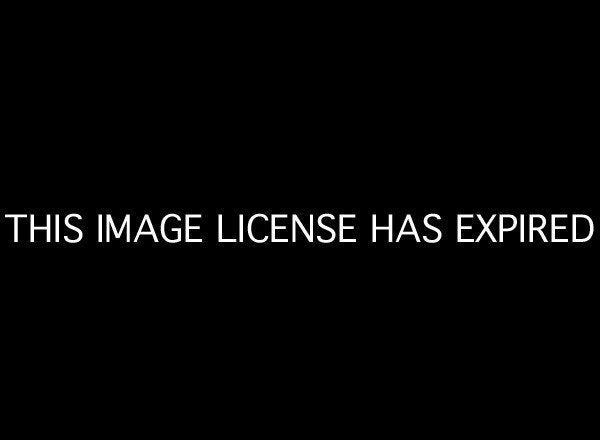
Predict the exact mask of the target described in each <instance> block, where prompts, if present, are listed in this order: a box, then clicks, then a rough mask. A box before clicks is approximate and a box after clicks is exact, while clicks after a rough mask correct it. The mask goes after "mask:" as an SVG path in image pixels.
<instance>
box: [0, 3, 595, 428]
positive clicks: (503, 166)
mask: <svg viewBox="0 0 600 440" xmlns="http://www.w3.org/2000/svg"><path fill="white" fill-rule="evenodd" d="M52 12H57V11H52ZM153 12H157V11H153ZM163 12H164V11H163ZM247 12H248V14H247V13H246V12H240V11H239V10H237V9H236V11H233V10H232V11H228V12H227V13H225V14H224V15H223V14H221V15H216V14H215V13H214V12H212V11H211V12H207V11H204V12H195V13H193V14H190V15H188V14H186V13H184V12H183V11H180V12H177V13H175V15H173V16H171V15H170V14H169V15H167V14H166V13H165V15H164V16H163V14H162V12H161V14H159V15H160V18H156V16H155V15H152V17H150V16H147V15H146V13H145V12H144V13H141V12H140V11H137V12H136V13H133V14H127V15H126V14H125V13H124V12H122V13H119V14H114V16H112V15H111V16H110V17H107V18H102V19H100V18H99V17H100V15H97V14H100V12H97V13H96V12H95V13H94V14H92V15H85V19H83V18H82V16H78V18H77V19H75V18H74V19H66V22H65V23H63V22H62V21H57V20H50V19H48V16H46V17H45V16H44V14H43V13H41V14H40V16H36V17H35V19H34V18H33V15H36V14H34V13H33V12H32V11H30V12H28V14H26V15H25V16H23V17H24V19H25V20H24V21H19V23H18V24H16V25H15V26H14V29H10V30H8V31H7V39H6V44H5V52H4V55H3V66H4V67H3V70H4V72H3V73H4V74H5V79H4V80H3V85H4V87H3V96H4V99H3V110H4V111H3V124H2V125H3V133H4V136H3V137H4V142H3V156H4V158H3V160H2V173H1V176H2V177H1V179H2V201H1V202H2V205H1V206H2V213H3V214H4V213H5V212H31V213H42V212H43V213H67V212H79V213H83V214H86V215H87V216H89V215H92V214H94V213H96V212H105V211H107V210H110V211H113V212H124V211H131V212H151V213H153V214H155V215H158V214H160V213H163V212H169V211H175V212H179V213H186V212H190V213H202V214H204V215H205V216H206V217H208V218H210V217H211V216H214V215H215V214H216V213H217V212H222V211H229V212H237V211H239V210H243V211H246V212H252V211H256V212H288V213H292V212H294V213H319V212H325V211H328V212H334V213H335V212H356V213H359V215H361V243H360V244H359V245H348V246H342V245H338V246H331V247H326V248H323V247H321V248H317V247H291V246H285V245H283V246H275V245H273V246H268V247H262V248H252V247H244V248H234V249H232V248H227V249H225V248H218V247H216V246H214V245H210V244H207V245H206V246H199V247H175V248H164V247H158V248H154V247H152V246H138V247H129V248H128V247H126V246H124V247H117V248H115V247H111V248H102V247H98V246H95V245H94V244H93V243H88V244H83V245H81V246H76V247H63V246H54V247H53V246H39V247H35V248H31V247H27V246H23V247H20V246H10V245H9V243H8V242H7V240H4V242H3V245H2V254H3V257H5V258H3V263H2V264H3V270H2V273H3V278H4V282H3V284H4V285H5V286H6V287H5V288H3V289H2V291H3V295H2V301H3V303H4V304H3V307H2V311H3V314H4V315H5V319H3V324H4V327H5V331H4V338H3V339H4V341H5V347H6V348H5V355H6V356H5V358H6V362H5V365H7V366H8V367H9V370H10V373H9V374H8V375H7V376H6V382H7V384H8V385H9V386H10V388H11V389H13V388H14V389H15V393H14V394H11V396H14V397H11V404H10V408H11V412H12V413H13V414H15V415H20V416H23V414H31V410H32V409H34V408H35V409H38V410H40V411H39V412H40V413H41V414H45V415H46V417H47V418H45V419H44V420H47V421H46V422H44V423H49V424H52V425H57V426H63V423H67V424H71V423H73V420H74V419H77V420H78V421H83V422H88V423H86V425H87V426H88V427H89V426H99V427H107V426H109V425H112V422H113V421H123V420H128V421H131V420H133V421H134V425H136V426H138V427H148V426H150V427H152V428H153V429H158V426H157V425H160V426H163V427H165V428H166V429H167V430H168V431H171V430H174V429H176V428H180V427H181V426H183V425H184V424H183V422H184V421H191V422H192V423H193V424H201V426H198V427H200V428H202V427H203V426H204V425H203V423H205V420H207V419H208V420H210V421H212V422H213V423H214V422H216V423H217V424H218V425H219V426H221V427H222V429H225V430H230V429H239V428H242V429H251V428H255V427H256V428H261V429H266V428H269V429H273V428H274V427H275V426H276V425H278V424H279V423H281V422H283V423H282V424H283V426H284V427H285V428H286V429H287V430H286V431H282V432H288V431H290V430H291V431H295V430H298V429H306V430H308V432H314V431H313V430H312V429H313V428H312V427H313V426H315V422H317V423H318V422H323V421H328V422H330V423H329V426H330V428H329V429H331V430H332V431H331V432H337V430H340V429H344V428H350V429H357V430H358V429H359V428H363V429H365V430H366V431H365V432H372V431H373V430H375V429H383V428H384V427H386V426H387V425H388V424H389V423H391V424H392V426H395V427H396V428H399V427H400V428H401V427H403V426H407V427H408V425H404V424H403V423H405V422H401V421H402V420H407V419H408V420H410V421H412V422H413V423H416V424H418V425H420V426H421V427H422V428H423V429H426V430H431V429H440V428H441V429H455V428H460V429H465V428H467V427H469V428H471V429H473V428H474V427H475V425H477V424H478V423H481V422H483V425H484V426H485V427H486V428H487V429H488V430H490V429H491V430H497V429H507V430H509V432H512V431H510V430H511V429H512V428H511V427H512V426H514V423H515V422H522V421H525V420H528V421H532V420H533V421H534V423H532V424H531V426H532V428H533V429H540V427H548V426H551V427H553V428H556V429H557V428H558V426H557V425H559V424H560V425H561V426H563V427H566V428H568V429H573V424H572V423H573V419H572V418H571V416H572V415H573V414H576V415H577V417H578V418H579V420H580V421H581V420H583V419H584V418H585V417H586V414H588V411H589V409H586V408H587V405H586V403H585V402H586V396H589V395H590V394H591V393H592V390H593V389H595V388H594V385H593V381H592V375H591V372H592V371H593V369H594V366H595V365H596V364H595V363H594V362H592V359H593V356H592V355H593V348H594V347H593V341H594V339H595V338H596V336H597V327H598V326H597V322H596V320H595V314H596V310H597V304H596V301H595V299H594V297H593V295H594V293H595V290H597V289H596V287H595V284H594V283H593V281H595V279H594V269H595V266H596V262H597V253H596V247H597V238H595V239H594V242H593V243H590V244H587V245H560V244H559V245H552V246H544V245H541V246H522V245H521V246H518V245H515V244H508V245H506V246H486V245H482V246H460V245H458V244H456V243H455V242H454V241H455V240H454V238H455V236H454V225H453V218H454V216H455V215H456V214H457V213H460V212H477V213H487V214H490V213H512V214H518V213H530V212H531V213H545V214H549V213H585V214H588V215H592V216H593V217H594V218H595V220H596V221H597V212H598V211H597V208H596V207H595V205H596V203H595V200H596V199H595V195H594V193H593V188H594V187H595V186H596V184H595V180H596V179H595V178H594V177H595V174H594V161H593V159H592V154H593V152H592V147H593V146H594V145H596V144H597V135H596V133H595V130H594V128H595V121H596V118H597V108H596V107H595V102H596V101H597V85H596V84H595V82H594V81H593V78H595V77H597V69H596V68H595V66H594V65H593V54H594V52H593V49H594V47H593V46H592V44H591V43H592V40H591V39H589V38H590V36H589V35H588V33H591V32H592V29H591V28H589V27H588V26H587V25H586V24H585V23H584V22H583V21H582V19H581V18H580V17H575V18H569V17H567V16H566V15H565V16H563V17H561V19H560V20H559V21H556V19H553V20H550V19H549V18H543V17H542V16H541V15H540V14H539V13H536V14H532V15H527V17H526V18H524V17H525V13H524V11H521V13H520V14H516V15H514V16H513V15H510V14H509V16H506V15H504V14H500V11H496V12H494V13H487V12H483V11H481V13H480V15H477V13H476V12H475V11H469V14H466V11H445V12H441V11H427V12H425V13H420V14H416V13H414V12H412V11H404V12H397V11H395V12H393V13H392V12H385V11H380V12H376V13H374V14H371V13H369V14H367V13H366V11H353V12H354V14H351V15H347V14H346V13H344V14H338V13H332V14H328V15H327V17H326V18H325V14H324V11H321V13H319V14H308V16H307V15H306V14H303V13H301V11H295V12H293V13H284V12H283V11H281V12H280V13H276V12H275V11H272V10H270V11H269V13H268V14H267V13H266V12H265V11H262V12H261V11H255V10H253V11H247ZM305 12H306V11H305ZM338 12H339V11H338ZM446 12H448V13H449V12H453V13H454V15H446ZM538 12H539V11H538ZM69 13H70V14H73V13H74V12H73V11H70V12H69ZM250 13H253V14H251V15H249V14H250ZM75 14H76V13H75ZM278 14H280V15H278ZM470 14H474V15H470ZM184 16H185V18H184ZM69 17H70V15H69ZM102 17H104V15H102ZM257 17H259V18H260V19H259V18H257ZM517 17H518V18H517ZM63 18H65V16H64V15H63ZM375 212H376V213H380V214H387V213H395V214H405V213H413V214H423V213H428V212H438V213H440V214H441V215H443V217H444V219H445V220H446V221H447V225H448V227H447V228H445V229H444V233H445V238H444V241H443V243H441V244H440V245H438V246H420V247H417V246H413V245H411V244H410V243H407V244H406V245H401V246H394V247H377V248H376V247H374V246H371V245H369V244H368V238H369V234H368V229H367V228H366V225H368V223H364V221H365V220H368V218H369V215H370V214H371V213H375ZM363 229H366V232H365V231H363ZM3 233H5V231H3ZM4 237H6V235H4ZM54 411H56V412H58V413H61V414H63V416H62V417H54V416H52V414H53V412H54ZM36 413H38V412H36ZM40 417H41V416H40ZM173 417H174V418H173ZM40 420H41V419H40ZM92 423H93V424H92ZM578 425H579V423H578ZM48 426H50V425H48ZM133 429H139V428H135V427H134V428H133Z"/></svg>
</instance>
